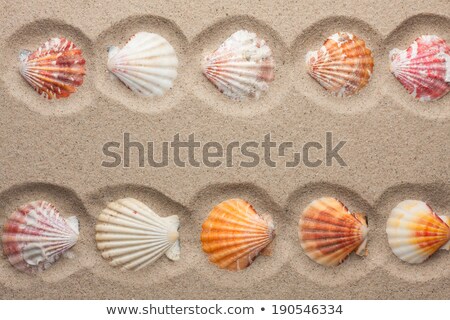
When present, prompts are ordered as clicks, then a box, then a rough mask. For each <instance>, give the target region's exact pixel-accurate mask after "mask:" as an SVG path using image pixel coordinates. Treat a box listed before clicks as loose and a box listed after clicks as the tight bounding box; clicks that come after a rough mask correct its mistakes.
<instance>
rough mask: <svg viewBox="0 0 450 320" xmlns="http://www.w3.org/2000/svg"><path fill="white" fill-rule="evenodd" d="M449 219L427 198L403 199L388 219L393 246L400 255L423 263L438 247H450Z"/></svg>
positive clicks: (396, 253)
mask: <svg viewBox="0 0 450 320" xmlns="http://www.w3.org/2000/svg"><path fill="white" fill-rule="evenodd" d="M449 221H450V219H449V217H446V216H438V215H437V214H436V213H435V212H434V211H433V209H431V207H430V206H429V205H427V204H426V203H425V202H422V201H418V200H405V201H402V202H400V203H399V204H398V205H397V206H396V207H395V208H394V209H392V211H391V214H390V215H389V219H388V221H387V225H386V232H387V235H388V240H389V246H390V247H391V249H392V251H393V252H394V254H395V255H396V256H397V257H398V258H399V259H401V260H403V261H405V262H408V263H411V264H416V263H422V262H424V261H425V260H426V259H428V257H429V256H431V255H432V254H433V253H434V252H436V251H437V250H438V249H445V250H449V249H450V227H449V224H448V223H449Z"/></svg>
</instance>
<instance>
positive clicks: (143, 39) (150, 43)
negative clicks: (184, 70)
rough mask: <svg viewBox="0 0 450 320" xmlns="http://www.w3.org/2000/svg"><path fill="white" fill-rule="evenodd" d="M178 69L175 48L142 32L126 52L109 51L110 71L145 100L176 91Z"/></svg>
mask: <svg viewBox="0 0 450 320" xmlns="http://www.w3.org/2000/svg"><path fill="white" fill-rule="evenodd" d="M177 67H178V58H177V55H176V53H175V50H174V48H173V47H172V46H171V45H170V43H169V42H168V41H167V40H166V39H164V38H163V37H161V36H160V35H158V34H155V33H148V32H138V33H136V34H135V35H134V36H132V37H131V38H130V40H129V41H128V42H127V44H126V45H125V46H124V47H123V48H122V49H119V48H118V47H114V46H111V47H109V48H108V70H109V71H111V72H112V73H113V74H114V75H116V76H117V77H118V78H119V79H120V80H121V81H122V82H123V83H124V84H125V85H126V86H127V87H128V88H130V89H131V90H132V91H134V92H137V93H139V94H141V95H143V96H162V95H163V94H164V93H165V92H166V91H167V90H169V89H170V88H172V86H173V82H174V80H175V78H176V77H177Z"/></svg>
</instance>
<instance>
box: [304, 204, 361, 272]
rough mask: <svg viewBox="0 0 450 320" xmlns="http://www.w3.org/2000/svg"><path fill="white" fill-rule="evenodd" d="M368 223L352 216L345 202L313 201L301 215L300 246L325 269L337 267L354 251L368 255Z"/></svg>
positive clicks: (354, 215) (359, 216) (355, 215)
mask: <svg viewBox="0 0 450 320" xmlns="http://www.w3.org/2000/svg"><path fill="white" fill-rule="evenodd" d="M368 231H369V229H368V227H367V220H366V218H365V216H364V214H361V213H350V212H349V211H348V209H347V208H346V207H345V206H344V204H343V203H342V202H340V201H339V200H336V199H334V198H321V199H318V200H315V201H313V202H311V203H310V204H309V205H308V207H306V209H305V210H304V211H303V213H302V215H301V216H300V222H299V237H300V244H301V246H302V248H303V250H304V251H305V253H306V255H307V256H308V257H309V258H311V259H312V260H314V261H315V262H317V263H319V264H321V265H324V266H337V265H339V264H340V263H341V262H343V261H344V260H345V259H346V258H347V257H348V256H349V255H350V253H352V252H353V251H356V254H358V255H360V256H363V255H367V250H366V245H367V234H368Z"/></svg>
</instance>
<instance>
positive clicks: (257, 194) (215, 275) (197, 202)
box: [189, 183, 291, 288]
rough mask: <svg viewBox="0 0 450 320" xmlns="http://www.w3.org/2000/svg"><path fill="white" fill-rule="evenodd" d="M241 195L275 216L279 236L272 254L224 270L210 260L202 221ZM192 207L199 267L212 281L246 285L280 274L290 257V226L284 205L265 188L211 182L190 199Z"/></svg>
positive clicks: (260, 210)
mask: <svg viewBox="0 0 450 320" xmlns="http://www.w3.org/2000/svg"><path fill="white" fill-rule="evenodd" d="M234 198H240V199H243V200H246V201H248V202H249V203H250V204H251V205H253V207H254V208H255V210H256V212H258V213H260V214H269V215H271V216H272V218H273V221H274V224H275V234H276V236H275V239H274V242H273V243H272V255H271V256H263V255H259V256H258V257H256V259H255V260H254V262H253V263H252V264H251V265H250V266H249V267H247V268H246V269H244V270H240V271H235V272H233V271H228V270H224V269H220V268H219V267H217V266H216V265H214V264H213V263H211V262H210V261H209V260H208V257H207V255H206V254H205V253H204V252H203V249H202V244H201V241H200V234H201V230H202V224H203V222H204V220H205V219H206V218H207V217H208V215H209V213H210V211H211V210H212V209H213V207H214V206H216V205H218V204H219V203H221V202H222V201H225V200H228V199H234ZM189 208H190V209H191V211H192V212H193V214H194V219H195V228H194V230H193V234H194V235H195V238H196V242H195V248H194V251H195V254H196V255H198V256H199V259H197V261H198V262H197V264H196V269H197V271H198V272H199V273H200V274H202V275H204V276H205V277H206V278H207V279H208V280H209V281H211V282H213V283H215V284H216V285H218V286H221V287H233V288H246V287H249V286H251V285H253V284H256V283H258V282H262V281H264V279H267V278H269V277H271V276H273V275H275V274H277V273H278V272H279V271H280V269H281V268H282V266H283V265H284V264H286V263H287V262H288V260H289V256H290V254H291V249H290V243H289V242H288V241H286V239H287V232H288V229H289V228H288V226H287V224H286V219H285V217H284V213H283V210H282V208H281V207H279V206H278V205H277V204H276V203H275V202H274V201H273V200H272V199H271V197H270V196H269V195H268V194H267V193H266V192H265V191H264V190H262V189H261V188H259V187H257V186H255V185H253V184H248V183H240V184H211V185H209V186H208V187H207V188H205V189H203V190H201V191H200V192H198V194H197V196H196V197H195V198H194V199H193V200H192V201H191V202H190V205H189Z"/></svg>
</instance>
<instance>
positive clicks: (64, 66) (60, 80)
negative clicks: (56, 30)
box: [19, 38, 86, 99]
mask: <svg viewBox="0 0 450 320" xmlns="http://www.w3.org/2000/svg"><path fill="white" fill-rule="evenodd" d="M19 58H20V68H19V70H20V74H21V75H22V77H23V78H24V79H25V80H26V81H27V82H28V83H29V84H30V85H31V86H32V87H33V89H34V90H36V91H37V92H38V93H39V94H40V95H42V96H43V97H45V98H47V99H54V98H56V99H59V98H67V97H68V96H70V95H71V94H72V93H74V92H75V91H76V90H77V87H78V86H80V85H81V84H82V83H83V77H84V75H85V73H86V70H85V67H84V65H85V63H86V61H85V60H84V58H83V55H82V51H81V49H79V48H77V47H76V46H75V44H74V43H73V42H71V41H69V40H67V39H66V38H52V39H50V40H48V41H47V42H46V43H44V44H43V45H42V46H41V47H39V48H38V49H37V50H36V51H34V52H30V51H28V50H22V51H21V52H20V55H19Z"/></svg>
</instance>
